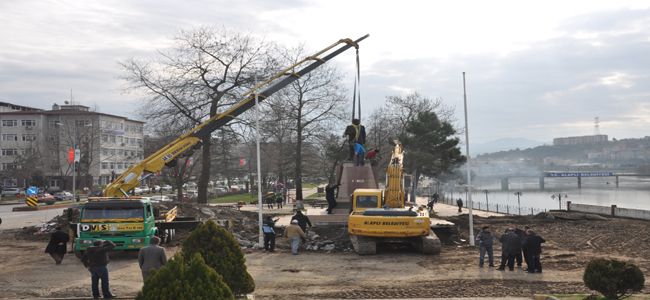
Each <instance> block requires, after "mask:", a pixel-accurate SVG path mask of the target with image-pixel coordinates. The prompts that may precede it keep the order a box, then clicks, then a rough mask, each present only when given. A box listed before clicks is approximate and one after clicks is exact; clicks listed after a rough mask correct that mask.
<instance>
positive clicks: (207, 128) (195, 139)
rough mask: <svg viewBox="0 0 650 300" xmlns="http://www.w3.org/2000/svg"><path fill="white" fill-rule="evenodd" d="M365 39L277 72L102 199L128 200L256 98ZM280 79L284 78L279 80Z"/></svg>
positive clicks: (119, 182) (121, 180)
mask: <svg viewBox="0 0 650 300" xmlns="http://www.w3.org/2000/svg"><path fill="white" fill-rule="evenodd" d="M368 36H369V35H367V34H366V35H364V36H362V37H360V38H358V39H357V40H354V41H353V40H351V39H342V40H339V41H338V42H336V43H334V44H332V45H330V46H328V47H327V48H325V49H323V50H321V51H319V52H317V53H316V54H314V55H311V56H308V57H306V58H305V59H303V60H301V61H299V62H297V63H295V64H293V65H291V66H289V67H288V68H286V69H284V70H282V71H280V72H278V73H277V74H275V75H274V76H273V77H271V78H270V79H268V80H267V81H265V82H263V83H260V84H258V85H256V86H255V87H253V88H252V89H251V90H250V91H248V92H247V93H246V94H244V95H243V99H242V100H240V101H239V102H237V103H236V104H234V105H233V106H231V107H230V108H229V109H228V110H226V111H225V112H223V113H220V114H216V115H215V116H213V117H211V118H210V119H208V120H206V121H205V122H203V123H201V124H199V125H197V126H196V127H194V128H192V129H191V130H190V131H188V132H187V133H185V134H183V135H182V136H180V137H179V138H177V139H176V140H174V141H172V142H171V143H169V144H167V145H165V146H164V147H162V148H161V149H160V150H158V151H156V152H155V153H153V154H151V155H150V156H148V157H147V158H145V159H144V160H143V161H141V162H140V163H138V164H136V165H134V166H132V167H130V168H129V169H127V170H126V171H125V172H124V173H122V175H120V176H119V177H117V178H116V179H115V180H114V181H113V182H111V183H110V184H109V185H107V186H106V188H105V189H104V196H108V197H128V191H130V190H131V189H133V188H135V187H136V186H138V185H140V177H142V175H143V174H145V175H146V174H153V173H156V172H159V171H160V170H162V168H163V167H164V166H165V164H169V163H171V162H172V161H173V160H174V159H176V158H177V157H179V156H180V155H183V154H184V153H186V152H187V151H188V150H190V149H198V148H200V147H201V140H202V139H203V138H205V137H208V136H210V134H211V133H212V132H213V131H215V130H217V129H219V128H221V127H222V126H224V125H226V124H227V123H228V122H230V121H231V120H233V119H234V118H235V117H237V116H239V115H240V114H242V113H244V112H245V111H247V110H249V109H250V108H251V107H253V106H255V96H257V98H258V102H261V101H263V100H265V99H266V98H268V97H270V96H271V95H273V94H274V93H275V92H277V91H279V90H281V89H282V88H284V87H286V86H287V85H289V84H291V83H292V82H294V81H296V80H298V79H299V78H300V77H302V76H303V75H305V74H307V73H309V72H311V71H313V70H314V69H316V68H318V67H319V66H321V65H322V64H324V63H326V62H327V61H329V60H331V59H332V58H334V57H336V56H337V55H339V54H341V53H343V52H344V51H346V50H348V49H350V48H351V47H355V48H358V47H359V44H358V43H359V42H361V41H362V40H364V39H365V38H367V37H368ZM337 46H340V47H339V48H337V49H336V50H333V51H331V52H329V53H328V51H330V50H332V49H334V48H335V47H337ZM326 53H328V54H327V55H325V56H323V57H322V58H321V57H319V56H321V55H324V54H326ZM309 62H311V63H309ZM304 65H306V66H304ZM302 66H304V67H302ZM300 67H302V69H300V70H298V71H297V72H296V71H294V70H295V69H297V68H300ZM281 77H284V78H282V79H280V78H281ZM262 88H264V89H263V90H262V91H261V92H257V91H259V90H260V89H262Z"/></svg>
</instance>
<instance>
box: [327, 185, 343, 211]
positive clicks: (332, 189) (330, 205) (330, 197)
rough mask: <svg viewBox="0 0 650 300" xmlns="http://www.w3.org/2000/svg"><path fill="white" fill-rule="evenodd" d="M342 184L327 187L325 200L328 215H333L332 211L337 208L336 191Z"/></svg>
mask: <svg viewBox="0 0 650 300" xmlns="http://www.w3.org/2000/svg"><path fill="white" fill-rule="evenodd" d="M339 186H340V184H333V183H330V184H328V185H327V186H326V187H325V200H327V214H328V215H330V214H332V210H333V209H334V208H335V207H336V189H338V187H339Z"/></svg>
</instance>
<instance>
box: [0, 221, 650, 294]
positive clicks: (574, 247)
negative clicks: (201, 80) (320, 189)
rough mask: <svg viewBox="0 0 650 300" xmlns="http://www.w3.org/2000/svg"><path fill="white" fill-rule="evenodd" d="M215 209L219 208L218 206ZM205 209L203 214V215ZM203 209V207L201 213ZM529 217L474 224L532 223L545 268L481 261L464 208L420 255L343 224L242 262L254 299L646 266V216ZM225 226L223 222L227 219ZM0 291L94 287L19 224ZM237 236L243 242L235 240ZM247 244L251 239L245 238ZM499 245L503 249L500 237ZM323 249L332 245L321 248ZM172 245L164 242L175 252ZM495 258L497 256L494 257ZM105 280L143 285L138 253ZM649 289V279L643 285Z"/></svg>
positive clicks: (563, 278)
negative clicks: (372, 244) (353, 244)
mask: <svg viewBox="0 0 650 300" xmlns="http://www.w3.org/2000/svg"><path fill="white" fill-rule="evenodd" d="M218 210H221V211H222V210H224V208H219V209H218ZM206 215H209V213H208V214H206ZM223 216H229V218H230V219H232V220H233V222H234V223H233V224H231V225H230V226H231V230H233V231H238V232H237V236H239V237H241V240H244V241H243V242H246V240H247V239H248V240H249V241H255V240H256V238H257V237H256V236H255V235H254V234H253V233H252V231H251V230H253V229H251V228H255V227H256V223H255V222H254V221H253V220H254V218H256V214H252V215H250V216H249V215H246V214H245V213H233V212H228V213H223V214H222V215H220V216H219V215H218V214H217V216H215V218H216V219H219V218H222V217H223ZM204 217H205V216H204ZM549 218H550V217H548V216H538V217H536V218H533V217H489V218H480V217H475V218H474V220H475V228H480V227H482V226H484V225H490V226H491V227H492V228H493V231H495V232H502V231H503V229H505V228H507V227H509V226H513V225H518V226H521V227H523V225H529V226H531V227H532V228H533V229H534V230H535V231H536V232H538V233H539V234H540V235H541V236H542V237H544V238H545V239H546V240H547V242H546V243H545V244H544V246H543V251H544V253H543V254H542V264H543V266H544V273H542V274H527V273H525V272H523V271H522V270H521V269H515V271H497V270H495V269H494V268H478V254H477V252H478V250H477V249H476V248H474V247H471V246H469V245H468V244H467V242H466V240H467V236H468V226H467V216H466V215H463V216H452V217H447V218H446V219H448V220H449V221H452V222H454V223H455V224H457V229H456V228H452V229H451V230H449V231H447V232H446V233H445V234H441V236H445V237H446V238H445V245H444V246H443V249H442V253H441V254H440V255H435V256H424V255H420V254H418V253H415V252H414V251H413V249H409V248H406V247H402V246H395V245H386V246H382V247H381V248H380V253H379V254H378V255H374V256H358V255H357V254H355V253H354V252H351V251H350V249H349V243H347V242H346V239H347V235H346V233H345V229H344V228H343V227H328V228H325V227H317V228H314V231H315V232H316V234H318V237H314V238H315V239H316V240H317V241H318V242H313V243H312V244H311V245H320V246H322V245H326V244H330V242H331V243H332V244H334V245H335V247H334V248H333V249H332V248H331V247H329V248H327V247H326V248H323V247H318V248H317V249H318V250H312V251H307V250H304V251H302V252H301V255H298V256H293V255H290V253H289V252H288V250H287V246H286V243H285V241H283V240H282V239H278V246H279V247H278V248H279V249H278V251H277V252H275V253H265V252H263V251H259V250H254V249H252V248H245V249H244V252H245V253H246V260H247V266H248V271H249V272H250V273H251V275H252V276H253V278H254V279H255V283H256V290H255V292H254V297H255V299H356V298H374V299H399V298H432V297H486V296H490V297H504V296H524V297H526V296H531V295H532V294H535V293H588V292H589V291H588V290H587V289H586V288H585V287H584V284H583V283H582V273H583V271H584V267H585V266H586V263H587V262H588V261H589V260H590V259H592V258H595V257H610V258H618V259H623V260H628V261H632V262H634V263H635V264H637V265H638V266H639V267H640V268H641V269H642V271H643V272H644V273H645V274H649V273H648V271H649V270H650V252H649V251H647V249H650V236H649V235H648V229H649V225H650V222H646V221H638V220H628V219H604V220H590V219H588V218H589V217H588V216H585V215H580V214H572V215H567V214H564V215H563V214H557V215H556V216H554V219H553V220H551V219H549ZM226 226H227V225H226ZM0 239H2V241H3V243H2V244H0V262H2V263H1V268H0V290H1V291H2V292H0V298H2V299H18V298H49V297H63V296H76V297H83V296H89V295H90V286H89V285H90V278H89V274H88V272H87V271H86V270H85V269H84V268H83V266H82V265H81V263H80V262H79V261H78V260H77V259H76V258H75V257H74V255H68V256H66V259H65V260H64V261H63V264H62V265H54V262H53V261H52V259H51V258H50V257H49V256H47V254H45V253H43V251H44V249H45V245H46V242H47V239H48V237H47V235H32V236H29V235H26V234H25V231H23V230H3V231H0ZM240 243H242V241H240ZM251 243H252V242H251ZM496 247H497V248H496V249H495V252H497V253H498V252H499V249H500V248H499V247H500V246H499V245H498V243H497V246H496ZM324 249H328V250H327V251H325V250H324ZM177 250H178V247H176V246H171V247H168V248H167V251H168V255H169V256H172V255H173V253H174V252H175V251H177ZM497 263H498V259H497ZM109 269H110V272H111V273H110V276H111V287H112V290H113V292H114V293H115V294H117V295H119V296H134V295H135V294H137V292H138V291H139V290H140V288H141V286H142V279H141V277H140V272H139V269H138V267H137V263H136V259H135V255H133V254H129V253H117V255H115V257H113V258H112V261H111V263H110V264H109ZM648 292H650V289H649V288H648V285H646V289H645V290H644V293H648Z"/></svg>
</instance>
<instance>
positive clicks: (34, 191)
mask: <svg viewBox="0 0 650 300" xmlns="http://www.w3.org/2000/svg"><path fill="white" fill-rule="evenodd" d="M25 194H27V196H32V195H36V194H38V188H37V187H35V186H30V187H28V188H27V190H26V191H25Z"/></svg>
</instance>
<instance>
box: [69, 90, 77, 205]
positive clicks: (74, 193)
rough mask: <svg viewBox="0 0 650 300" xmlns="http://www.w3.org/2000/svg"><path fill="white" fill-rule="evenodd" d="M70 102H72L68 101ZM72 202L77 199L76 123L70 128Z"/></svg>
mask: <svg viewBox="0 0 650 300" xmlns="http://www.w3.org/2000/svg"><path fill="white" fill-rule="evenodd" d="M70 99H72V90H70ZM70 101H72V100H70ZM72 153H73V157H74V158H73V159H72V201H75V200H76V199H77V121H76V120H75V124H74V126H73V127H72Z"/></svg>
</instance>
